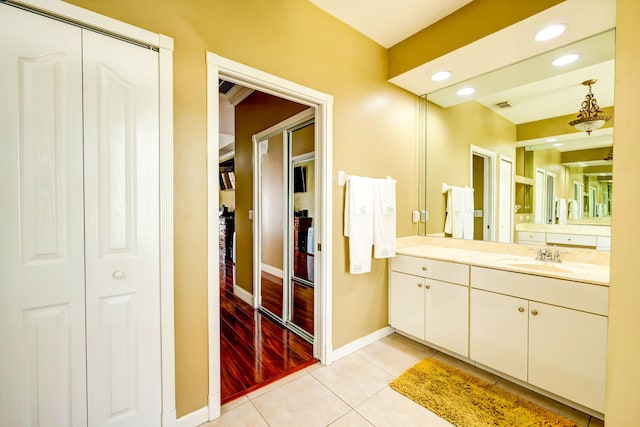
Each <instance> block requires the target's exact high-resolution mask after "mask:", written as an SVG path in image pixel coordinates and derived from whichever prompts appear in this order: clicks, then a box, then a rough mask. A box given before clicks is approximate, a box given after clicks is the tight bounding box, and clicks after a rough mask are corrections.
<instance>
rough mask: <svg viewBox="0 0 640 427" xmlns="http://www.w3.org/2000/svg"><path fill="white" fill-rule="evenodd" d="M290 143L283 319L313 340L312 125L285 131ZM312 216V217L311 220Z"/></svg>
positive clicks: (313, 183) (313, 148)
mask: <svg viewBox="0 0 640 427" xmlns="http://www.w3.org/2000/svg"><path fill="white" fill-rule="evenodd" d="M287 139H288V142H289V143H288V145H289V151H290V154H289V159H290V160H289V162H288V164H289V167H288V170H287V172H288V176H289V182H288V199H289V209H288V210H287V212H288V214H289V218H288V219H289V221H288V224H289V236H290V244H289V247H288V248H287V252H288V254H289V269H288V271H289V275H288V276H289V280H288V282H287V283H288V284H289V289H288V292H287V294H288V301H287V302H288V306H289V309H288V310H287V317H286V319H285V320H286V322H287V323H288V324H289V325H290V326H292V327H293V329H294V330H295V331H296V332H297V333H299V334H300V335H302V336H304V337H305V338H306V339H307V340H309V341H312V340H313V336H314V313H315V308H314V303H315V298H314V293H315V229H316V224H315V222H314V221H317V217H316V209H315V206H316V191H315V181H316V180H315V175H316V173H315V125H314V123H313V121H311V122H306V123H303V124H301V125H299V126H297V127H295V128H293V129H289V130H288V131H287ZM314 218H315V220H314Z"/></svg>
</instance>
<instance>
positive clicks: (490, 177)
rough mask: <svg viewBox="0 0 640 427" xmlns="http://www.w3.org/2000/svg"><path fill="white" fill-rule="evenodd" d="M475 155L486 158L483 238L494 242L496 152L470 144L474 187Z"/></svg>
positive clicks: (471, 177)
mask: <svg viewBox="0 0 640 427" xmlns="http://www.w3.org/2000/svg"><path fill="white" fill-rule="evenodd" d="M473 156H479V157H482V158H483V159H484V201H483V204H484V212H483V215H482V218H483V221H482V240H485V241H489V242H493V241H495V240H496V238H497V234H496V231H497V230H496V213H495V211H496V153H494V152H493V151H489V150H487V149H485V148H482V147H478V146H475V145H473V144H471V145H470V146H469V185H470V186H471V188H473Z"/></svg>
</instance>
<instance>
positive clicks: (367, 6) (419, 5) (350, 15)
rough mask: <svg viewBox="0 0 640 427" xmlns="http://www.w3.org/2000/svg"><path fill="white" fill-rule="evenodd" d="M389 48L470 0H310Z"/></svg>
mask: <svg viewBox="0 0 640 427" xmlns="http://www.w3.org/2000/svg"><path fill="white" fill-rule="evenodd" d="M309 1H310V2H311V3H314V4H315V5H316V6H318V7H319V8H321V9H323V10H324V11H325V12H327V13H329V14H330V15H333V16H334V17H336V18H338V19H339V20H341V21H342V22H344V23H346V24H348V25H350V26H351V27H353V28H355V29H356V30H358V31H359V32H361V33H362V34H364V35H365V36H367V37H369V38H370V39H372V40H373V41H375V42H377V43H378V44H380V45H382V46H384V47H386V48H389V47H391V46H393V45H395V44H396V43H398V42H400V41H402V40H404V39H406V38H407V37H409V36H411V35H413V34H415V33H417V32H418V31H420V30H422V29H423V28H426V27H428V26H430V25H431V24H433V23H435V22H437V21H439V20H441V19H442V18H444V17H445V16H447V15H449V14H451V13H452V12H454V11H456V10H458V9H460V8H461V7H462V6H464V5H466V4H467V3H471V0H309Z"/></svg>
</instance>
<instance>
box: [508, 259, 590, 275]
mask: <svg viewBox="0 0 640 427" xmlns="http://www.w3.org/2000/svg"><path fill="white" fill-rule="evenodd" d="M502 263H503V264H505V265H507V266H509V267H514V268H522V269H525V270H535V271H540V272H545V271H546V272H555V273H586V272H587V271H586V270H584V269H582V268H576V267H573V266H568V265H565V264H562V263H552V262H544V261H523V260H517V261H516V260H504V261H502Z"/></svg>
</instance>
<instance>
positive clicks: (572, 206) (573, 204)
mask: <svg viewBox="0 0 640 427" xmlns="http://www.w3.org/2000/svg"><path fill="white" fill-rule="evenodd" d="M567 209H568V211H569V214H568V216H569V218H571V219H578V218H579V215H578V201H577V200H573V199H569V201H568V202H567Z"/></svg>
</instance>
